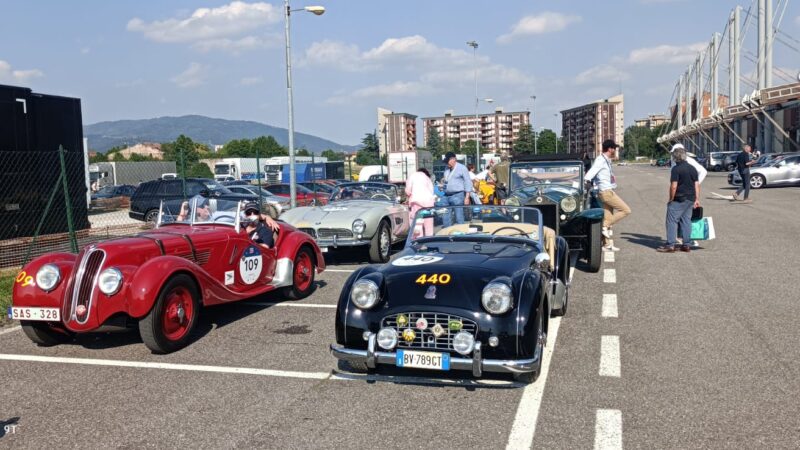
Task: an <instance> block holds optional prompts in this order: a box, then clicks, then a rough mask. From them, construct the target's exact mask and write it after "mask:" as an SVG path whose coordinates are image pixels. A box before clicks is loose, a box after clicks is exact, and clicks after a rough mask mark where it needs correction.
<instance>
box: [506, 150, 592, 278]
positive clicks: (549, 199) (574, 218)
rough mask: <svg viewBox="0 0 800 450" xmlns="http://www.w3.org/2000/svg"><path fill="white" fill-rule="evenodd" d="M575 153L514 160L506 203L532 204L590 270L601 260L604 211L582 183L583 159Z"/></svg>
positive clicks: (547, 224)
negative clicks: (519, 160) (584, 261)
mask: <svg viewBox="0 0 800 450" xmlns="http://www.w3.org/2000/svg"><path fill="white" fill-rule="evenodd" d="M574 158H575V156H574V155H566V156H564V155H562V156H555V155H542V156H538V157H531V160H530V161H521V162H514V163H513V164H511V168H510V174H511V177H510V180H509V196H508V198H507V199H506V201H505V204H506V205H518V206H532V207H535V208H537V209H538V210H540V211H541V212H542V220H543V224H544V225H545V226H547V227H550V228H552V229H553V230H555V232H556V234H557V235H559V236H563V237H564V238H565V239H566V240H567V243H568V244H569V248H570V250H571V251H577V252H579V253H580V256H581V257H582V258H584V259H585V260H586V262H587V263H588V265H589V271H590V272H597V271H598V270H600V265H601V263H602V261H601V260H602V251H603V249H602V235H601V232H602V227H603V223H602V222H603V214H604V210H603V209H602V207H601V206H600V204H599V202H598V200H597V198H596V196H595V195H594V194H593V193H592V192H590V191H588V190H587V189H586V187H585V186H584V182H583V169H584V167H583V162H582V161H580V160H578V159H574Z"/></svg>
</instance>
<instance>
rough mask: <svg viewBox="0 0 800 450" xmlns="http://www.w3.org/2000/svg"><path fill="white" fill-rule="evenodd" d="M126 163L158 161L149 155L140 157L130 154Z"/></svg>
mask: <svg viewBox="0 0 800 450" xmlns="http://www.w3.org/2000/svg"><path fill="white" fill-rule="evenodd" d="M128 161H135V162H140V161H158V160H157V159H155V158H153V157H152V156H150V155H140V154H138V153H131V156H130V157H129V158H128Z"/></svg>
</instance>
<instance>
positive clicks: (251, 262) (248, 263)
mask: <svg viewBox="0 0 800 450" xmlns="http://www.w3.org/2000/svg"><path fill="white" fill-rule="evenodd" d="M244 267H245V270H247V271H248V272H249V271H251V270H255V269H256V268H257V267H258V258H248V259H245V260H244Z"/></svg>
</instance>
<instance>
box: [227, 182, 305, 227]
mask: <svg viewBox="0 0 800 450" xmlns="http://www.w3.org/2000/svg"><path fill="white" fill-rule="evenodd" d="M228 189H229V190H230V191H231V192H233V193H234V194H245V195H258V192H259V190H258V186H253V185H252V184H247V185H233V186H228ZM291 207H292V205H291V202H290V201H289V198H288V197H281V196H279V195H275V194H273V193H272V192H270V191H268V190H267V189H266V188H261V212H263V213H265V214H268V215H269V216H270V217H272V218H273V219H277V218H278V217H280V215H281V214H283V212H284V211H287V210H289V209H290V208H291Z"/></svg>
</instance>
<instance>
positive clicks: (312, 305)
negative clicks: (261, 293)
mask: <svg viewBox="0 0 800 450" xmlns="http://www.w3.org/2000/svg"><path fill="white" fill-rule="evenodd" d="M240 304H241V305H245V306H247V305H250V306H288V307H291V308H336V305H327V304H324V303H291V302H242V303H240Z"/></svg>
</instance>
